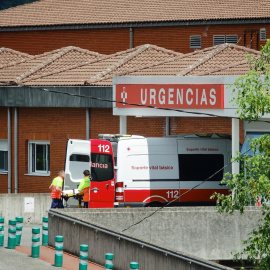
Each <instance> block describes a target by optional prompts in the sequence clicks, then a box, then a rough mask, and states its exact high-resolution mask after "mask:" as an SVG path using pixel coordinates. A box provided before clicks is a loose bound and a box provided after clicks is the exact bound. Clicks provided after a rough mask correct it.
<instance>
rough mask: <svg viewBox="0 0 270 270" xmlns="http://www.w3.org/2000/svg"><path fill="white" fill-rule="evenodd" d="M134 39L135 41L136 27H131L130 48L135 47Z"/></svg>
mask: <svg viewBox="0 0 270 270" xmlns="http://www.w3.org/2000/svg"><path fill="white" fill-rule="evenodd" d="M133 41H134V28H133V27H130V28H129V48H130V49H132V48H133V47H134V44H133Z"/></svg>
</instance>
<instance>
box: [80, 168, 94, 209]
mask: <svg viewBox="0 0 270 270" xmlns="http://www.w3.org/2000/svg"><path fill="white" fill-rule="evenodd" d="M83 176H84V178H83V180H82V181H81V182H80V185H79V187H78V190H79V192H82V191H83V207H84V208H88V207H89V201H90V179H91V176H90V171H89V170H84V171H83Z"/></svg>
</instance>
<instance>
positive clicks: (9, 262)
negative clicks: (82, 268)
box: [0, 225, 104, 270]
mask: <svg viewBox="0 0 270 270" xmlns="http://www.w3.org/2000/svg"><path fill="white" fill-rule="evenodd" d="M33 227H39V228H40V240H41V241H40V243H41V242H42V226H41V225H31V226H30V225H26V226H23V230H22V237H21V243H20V246H16V248H15V249H8V248H7V243H8V225H7V226H5V229H4V235H5V236H4V247H0V270H2V269H10V270H17V269H27V270H37V269H38V270H50V269H54V270H55V269H66V270H73V269H79V262H80V260H79V258H78V257H76V256H73V255H71V254H68V253H66V252H64V253H63V265H62V267H56V266H54V256H55V250H54V248H52V247H44V246H40V256H39V258H33V257H31V252H32V248H31V247H32V228H33ZM87 269H88V270H101V269H104V267H102V266H100V265H97V264H95V263H91V262H88V267H87Z"/></svg>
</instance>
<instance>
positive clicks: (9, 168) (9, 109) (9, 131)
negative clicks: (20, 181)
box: [8, 107, 12, 194]
mask: <svg viewBox="0 0 270 270" xmlns="http://www.w3.org/2000/svg"><path fill="white" fill-rule="evenodd" d="M11 174H12V173H11V108H10V107H8V193H9V194H10V193H11Z"/></svg>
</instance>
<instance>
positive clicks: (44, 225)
mask: <svg viewBox="0 0 270 270" xmlns="http://www.w3.org/2000/svg"><path fill="white" fill-rule="evenodd" d="M42 246H48V217H43V218H42Z"/></svg>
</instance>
